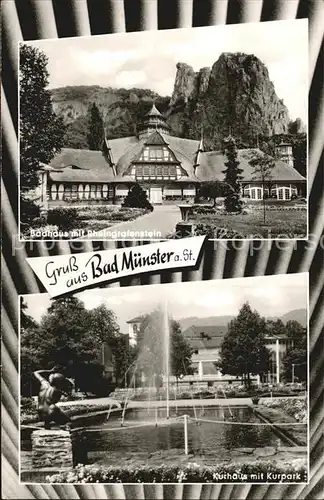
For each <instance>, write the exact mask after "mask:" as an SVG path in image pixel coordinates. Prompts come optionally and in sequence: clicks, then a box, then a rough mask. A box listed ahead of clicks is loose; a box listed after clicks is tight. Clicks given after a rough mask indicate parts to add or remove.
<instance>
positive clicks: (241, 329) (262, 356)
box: [217, 302, 270, 387]
mask: <svg viewBox="0 0 324 500" xmlns="http://www.w3.org/2000/svg"><path fill="white" fill-rule="evenodd" d="M265 330H266V328H265V320H264V318H262V317H261V316H260V315H259V313H258V312H257V311H252V309H251V307H250V305H249V303H248V302H246V303H245V304H243V306H242V307H241V309H240V311H239V314H238V316H237V317H236V318H234V319H233V320H232V321H231V322H230V323H229V328H228V332H227V333H226V335H225V336H224V339H223V342H222V344H221V350H220V360H219V362H218V363H217V366H218V368H219V369H220V370H221V372H222V373H223V374H228V375H234V376H240V377H241V378H242V381H243V383H244V384H245V385H246V386H247V387H250V384H251V379H250V376H251V375H257V374H259V375H261V374H263V373H266V372H267V371H268V368H269V359H270V353H269V351H268V349H267V348H266V347H265V344H266V341H265Z"/></svg>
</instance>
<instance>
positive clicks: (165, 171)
mask: <svg viewBox="0 0 324 500" xmlns="http://www.w3.org/2000/svg"><path fill="white" fill-rule="evenodd" d="M162 175H163V176H166V177H167V176H168V175H169V167H163V168H162Z"/></svg>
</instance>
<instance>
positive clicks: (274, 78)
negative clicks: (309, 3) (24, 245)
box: [18, 19, 308, 241]
mask: <svg viewBox="0 0 324 500" xmlns="http://www.w3.org/2000/svg"><path fill="white" fill-rule="evenodd" d="M18 50H19V158H20V191H19V193H20V194H19V214H20V220H19V223H20V238H21V239H22V240H35V239H36V240H60V239H65V240H85V239H89V240H136V241H138V240H146V241H147V240H167V239H179V238H184V237H191V236H201V235H206V236H207V237H208V238H209V239H212V240H220V239H235V240H237V239H238V240H239V239H253V240H258V239H306V238H307V237H308V196H307V142H308V138H307V129H308V22H307V20H306V19H300V20H294V21H273V22H262V23H251V24H238V25H224V26H209V27H203V28H188V29H173V30H160V31H146V32H132V33H122V34H116V35H96V36H89V37H75V38H61V39H48V40H35V41H26V42H21V43H20V44H19V47H18Z"/></svg>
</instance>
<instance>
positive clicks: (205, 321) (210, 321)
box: [178, 309, 307, 331]
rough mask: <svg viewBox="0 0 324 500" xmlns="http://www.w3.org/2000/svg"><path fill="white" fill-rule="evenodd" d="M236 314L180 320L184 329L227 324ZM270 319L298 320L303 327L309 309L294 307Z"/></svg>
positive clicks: (305, 323) (285, 321) (192, 317)
mask: <svg viewBox="0 0 324 500" xmlns="http://www.w3.org/2000/svg"><path fill="white" fill-rule="evenodd" d="M234 317H235V316H208V317H207V318H199V317H197V316H191V317H190V318H183V319H179V320H178V322H179V323H180V325H181V328H182V331H184V330H186V329H187V328H189V327H190V326H227V324H228V323H229V322H230V321H231V320H232V319H233V318H234ZM267 319H269V320H273V321H276V320H277V319H281V320H282V321H283V322H284V323H287V321H292V320H294V321H298V323H300V324H301V325H302V326H303V327H306V325H307V311H306V309H294V310H293V311H289V312H288V313H286V314H284V315H283V316H281V317H280V316H269V317H267Z"/></svg>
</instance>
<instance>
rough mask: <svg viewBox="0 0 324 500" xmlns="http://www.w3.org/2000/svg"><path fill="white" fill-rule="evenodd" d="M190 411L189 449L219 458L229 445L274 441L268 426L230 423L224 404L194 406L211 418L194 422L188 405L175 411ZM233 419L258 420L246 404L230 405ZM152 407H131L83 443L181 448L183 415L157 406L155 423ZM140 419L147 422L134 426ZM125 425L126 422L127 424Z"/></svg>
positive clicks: (128, 448)
mask: <svg viewBox="0 0 324 500" xmlns="http://www.w3.org/2000/svg"><path fill="white" fill-rule="evenodd" d="M185 413H186V414H189V415H191V417H192V419H190V420H189V425H188V443H189V450H190V451H191V452H194V453H204V454H205V453H207V454H214V455H217V456H219V458H223V457H224V456H225V455H226V454H227V453H228V450H231V449H233V448H249V447H253V448H255V447H262V446H274V445H277V444H278V438H277V436H276V435H275V434H274V433H273V432H272V431H271V428H270V427H268V426H263V425H262V426H260V427H259V426H248V425H244V426H240V425H235V424H230V423H224V422H223V417H224V416H225V420H226V421H229V417H230V413H229V411H228V409H227V410H226V409H225V408H224V409H223V408H204V409H202V408H200V409H197V410H196V416H197V418H198V419H206V420H211V421H217V423H213V422H196V421H195V419H194V412H193V410H192V408H190V409H189V408H181V409H179V411H178V412H177V415H178V416H180V415H184V414H185ZM232 415H233V420H234V421H235V422H260V421H259V420H258V418H257V417H256V416H255V415H254V413H253V412H252V411H251V410H250V409H249V408H247V407H245V408H232ZM155 418H156V414H155V409H153V408H151V409H149V411H147V409H145V410H131V411H129V412H127V415H126V418H125V427H124V428H122V429H120V430H119V427H120V422H119V421H117V420H116V421H115V422H113V421H109V422H108V423H107V424H106V429H107V428H112V429H113V428H115V429H116V430H111V432H109V431H107V430H104V431H103V432H102V433H91V432H89V433H87V434H86V446H87V448H88V450H92V451H99V450H100V451H104V450H114V451H122V450H125V452H126V451H128V452H149V453H154V452H157V451H159V450H168V449H174V448H180V449H183V448H184V424H183V419H178V420H175V419H172V418H171V419H170V420H167V419H166V410H165V408H161V409H159V410H158V426H157V427H156V426H155ZM141 422H143V423H144V422H145V423H147V424H148V425H147V426H145V427H134V426H136V425H138V424H139V423H141ZM128 426H130V427H129V428H128Z"/></svg>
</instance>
